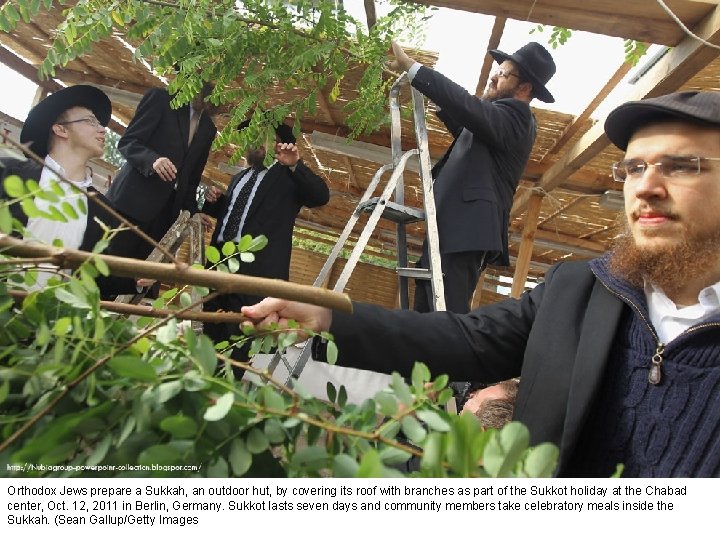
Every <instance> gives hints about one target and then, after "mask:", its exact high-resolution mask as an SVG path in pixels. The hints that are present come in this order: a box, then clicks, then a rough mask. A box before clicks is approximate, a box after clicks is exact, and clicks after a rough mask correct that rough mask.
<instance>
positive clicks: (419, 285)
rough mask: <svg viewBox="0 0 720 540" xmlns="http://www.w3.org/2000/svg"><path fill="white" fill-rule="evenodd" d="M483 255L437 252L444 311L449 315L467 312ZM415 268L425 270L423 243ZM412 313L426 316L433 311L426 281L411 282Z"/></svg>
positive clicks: (428, 260)
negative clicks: (412, 291) (413, 286)
mask: <svg viewBox="0 0 720 540" xmlns="http://www.w3.org/2000/svg"><path fill="white" fill-rule="evenodd" d="M486 255H487V252H485V251H461V252H459V253H441V254H440V261H441V264H442V273H443V286H444V288H445V309H447V311H452V312H453V313H467V312H468V311H470V302H471V300H472V297H473V293H474V292H475V288H476V287H477V282H478V279H479V278H480V274H481V272H482V271H483V270H484V269H485V266H486V265H487V263H486V260H487V257H486ZM417 267H418V268H429V267H430V257H429V255H428V248H427V242H425V243H424V244H423V252H422V256H421V257H420V260H419V261H418V262H417ZM413 309H414V310H415V311H420V312H422V313H427V312H429V311H435V308H434V302H433V295H432V285H431V283H430V281H429V280H427V279H416V280H415V302H414V305H413Z"/></svg>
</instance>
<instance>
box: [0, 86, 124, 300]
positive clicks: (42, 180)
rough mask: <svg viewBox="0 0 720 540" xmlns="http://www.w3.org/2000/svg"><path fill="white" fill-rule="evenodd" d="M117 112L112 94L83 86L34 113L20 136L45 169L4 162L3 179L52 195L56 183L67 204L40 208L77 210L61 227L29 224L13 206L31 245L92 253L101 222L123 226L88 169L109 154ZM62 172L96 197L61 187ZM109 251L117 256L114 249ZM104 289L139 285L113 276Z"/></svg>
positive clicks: (39, 203) (41, 203)
mask: <svg viewBox="0 0 720 540" xmlns="http://www.w3.org/2000/svg"><path fill="white" fill-rule="evenodd" d="M111 113H112V105H111V103H110V99H109V98H108V97H107V95H106V94H105V93H104V92H102V91H101V90H99V89H97V88H95V87H93V86H89V85H83V84H79V85H76V86H71V87H68V88H63V89H62V90H59V91H57V92H55V93H53V94H51V95H49V96H48V97H46V98H45V99H44V100H42V101H41V102H40V103H38V104H37V105H36V106H35V107H33V108H32V109H31V110H30V112H29V113H28V116H27V118H26V120H25V122H24V124H23V128H22V131H21V133H20V142H21V143H24V144H27V145H28V146H29V148H30V150H32V151H33V152H34V153H35V154H37V155H38V156H40V157H42V158H44V160H45V166H44V167H43V166H41V165H40V164H38V163H36V162H34V161H31V160H28V161H23V160H20V159H15V158H12V159H7V160H3V164H2V165H3V167H2V169H3V170H2V173H1V176H2V178H3V179H4V178H5V177H6V176H9V175H11V174H16V175H18V176H20V177H21V178H23V179H29V178H32V179H34V180H37V181H38V183H39V185H40V188H42V189H43V190H50V189H51V185H52V183H53V182H58V188H59V189H61V190H62V192H63V194H62V196H61V201H60V202H59V203H53V202H50V201H48V200H46V199H44V198H41V197H36V198H35V200H34V203H35V206H36V207H37V208H38V209H39V210H41V211H49V208H50V207H51V206H59V205H60V203H62V205H63V209H64V210H65V208H66V207H67V205H68V204H69V205H70V206H71V207H72V208H73V210H72V211H71V212H68V211H67V210H65V211H64V212H63V213H64V215H65V217H66V220H65V221H64V222H61V221H58V220H51V219H47V218H45V217H38V216H33V217H30V218H29V219H28V218H27V216H25V215H24V212H22V211H21V209H20V208H19V207H18V206H17V205H13V206H14V208H13V209H12V211H13V217H15V218H17V219H18V220H19V221H20V222H21V223H23V225H25V226H26V230H25V239H26V240H28V241H33V242H42V243H45V244H51V243H53V242H54V241H57V240H60V241H61V242H62V245H63V246H64V247H67V248H74V249H82V250H85V251H91V250H92V249H93V248H94V247H95V244H96V243H97V242H98V241H99V240H100V239H101V238H102V236H103V234H104V231H103V229H102V228H101V227H100V225H99V224H98V223H97V220H100V221H101V222H102V223H104V224H105V225H106V226H108V227H110V228H115V227H117V226H118V220H117V219H115V217H114V216H112V215H111V214H109V213H108V212H107V211H106V210H105V209H104V208H102V207H101V206H100V205H99V204H97V203H96V202H95V201H96V200H104V199H103V197H102V195H101V194H100V193H98V192H96V191H95V190H94V189H93V187H92V169H90V167H89V165H88V162H89V161H90V159H92V158H95V157H100V156H102V155H103V152H104V143H105V126H107V124H108V122H109V120H110V115H111ZM58 173H59V174H62V175H63V176H64V177H65V178H66V179H68V180H69V181H70V182H71V183H72V184H74V185H75V186H76V187H77V188H80V189H85V190H87V192H88V193H92V192H94V193H93V197H90V198H89V197H87V196H86V195H85V193H83V192H82V191H79V190H77V189H74V188H73V187H71V186H69V185H68V184H66V183H63V182H59V180H58ZM3 195H5V194H4V191H3ZM105 202H106V201H105ZM85 209H86V210H85ZM72 213H74V214H75V216H74V217H73V216H72V215H71V214H72ZM108 252H109V253H112V254H116V253H114V252H113V251H112V249H110V250H108ZM50 276H51V274H50V272H42V273H40V274H39V275H38V283H39V284H43V283H44V282H45V281H47V279H49V277H50ZM98 287H99V288H100V290H101V293H102V294H103V295H104V296H108V295H114V294H120V293H124V292H134V291H136V288H135V281H134V280H132V279H129V278H113V277H112V276H111V277H108V278H105V277H101V278H99V279H98Z"/></svg>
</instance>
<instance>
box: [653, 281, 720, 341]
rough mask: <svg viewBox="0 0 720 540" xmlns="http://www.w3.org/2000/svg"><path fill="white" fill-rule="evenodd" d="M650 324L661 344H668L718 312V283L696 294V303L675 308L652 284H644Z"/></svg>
mask: <svg viewBox="0 0 720 540" xmlns="http://www.w3.org/2000/svg"><path fill="white" fill-rule="evenodd" d="M645 297H646V298H647V303H648V311H649V314H650V322H651V323H652V325H653V327H654V328H655V331H656V332H657V334H658V337H659V338H660V341H662V342H663V343H668V342H670V341H672V340H673V339H675V338H676V337H678V336H679V335H680V334H682V333H683V332H684V331H685V330H687V329H688V328H690V327H691V326H695V325H696V324H699V323H701V322H702V321H703V320H705V319H707V318H708V317H710V316H712V315H714V314H716V313H718V312H720V282H718V283H715V285H710V286H708V287H705V288H704V289H703V290H702V291H700V294H698V303H697V304H693V305H691V306H679V307H678V306H677V305H675V302H673V301H672V300H670V299H669V298H668V297H667V296H666V295H665V293H664V292H663V291H662V290H661V289H660V288H658V287H656V286H655V285H653V284H652V283H646V284H645Z"/></svg>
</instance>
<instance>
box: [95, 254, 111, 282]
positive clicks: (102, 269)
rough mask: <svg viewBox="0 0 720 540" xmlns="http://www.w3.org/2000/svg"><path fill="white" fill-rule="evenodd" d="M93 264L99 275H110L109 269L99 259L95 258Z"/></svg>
mask: <svg viewBox="0 0 720 540" xmlns="http://www.w3.org/2000/svg"><path fill="white" fill-rule="evenodd" d="M93 262H94V263H95V268H97V270H98V272H100V274H101V275H103V276H105V277H108V276H109V275H110V268H108V265H107V263H106V262H105V261H103V260H102V259H101V258H100V257H95V258H94V259H93Z"/></svg>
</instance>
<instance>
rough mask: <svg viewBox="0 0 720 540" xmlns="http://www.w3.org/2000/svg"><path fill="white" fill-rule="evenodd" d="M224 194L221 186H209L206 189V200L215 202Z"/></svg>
mask: <svg viewBox="0 0 720 540" xmlns="http://www.w3.org/2000/svg"><path fill="white" fill-rule="evenodd" d="M220 195H222V190H221V189H220V188H216V187H215V186H207V189H206V190H205V201H206V202H209V203H214V202H215V201H217V200H218V197H220Z"/></svg>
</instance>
